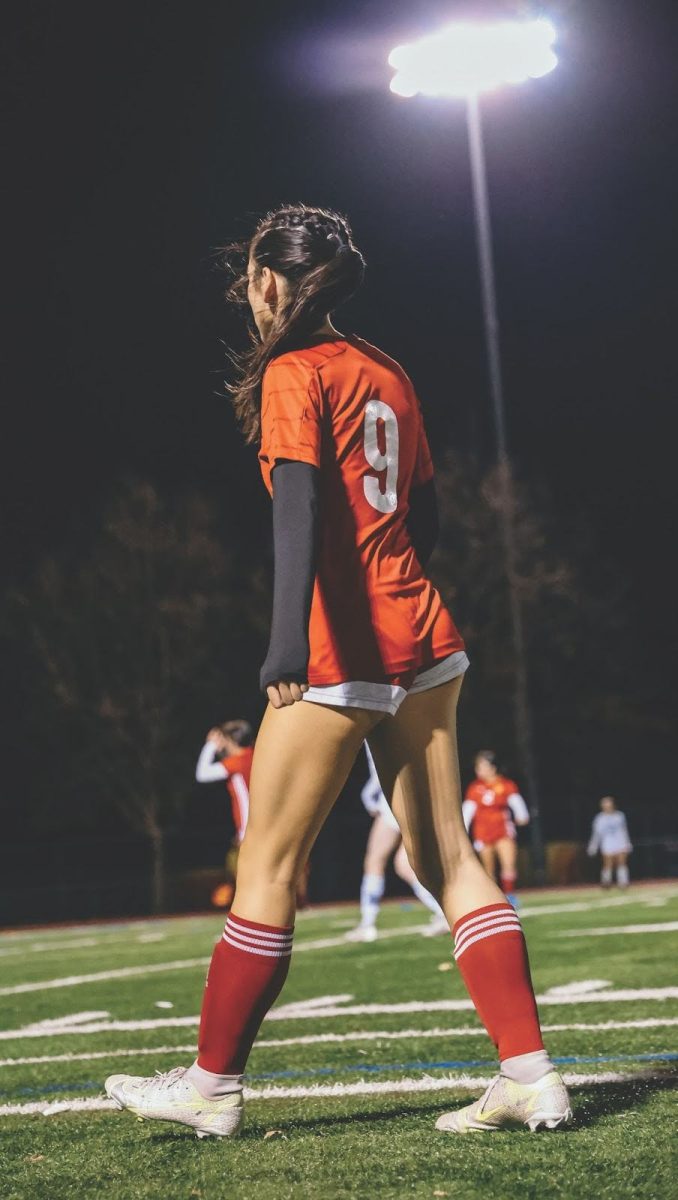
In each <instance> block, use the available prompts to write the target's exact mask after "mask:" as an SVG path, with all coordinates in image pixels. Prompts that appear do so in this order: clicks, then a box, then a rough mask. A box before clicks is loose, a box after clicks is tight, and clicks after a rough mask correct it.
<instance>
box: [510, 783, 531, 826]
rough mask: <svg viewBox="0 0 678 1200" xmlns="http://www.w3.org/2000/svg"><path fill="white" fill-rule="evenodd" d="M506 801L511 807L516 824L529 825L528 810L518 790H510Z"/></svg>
mask: <svg viewBox="0 0 678 1200" xmlns="http://www.w3.org/2000/svg"><path fill="white" fill-rule="evenodd" d="M506 803H507V804H508V806H509V808H510V809H511V813H512V814H513V820H514V821H515V823H516V825H529V823H530V812H529V809H528V807H527V805H526V803H525V801H524V799H523V797H522V796H521V794H520V792H519V791H514V792H511V793H510V795H509V796H508V797H507V800H506Z"/></svg>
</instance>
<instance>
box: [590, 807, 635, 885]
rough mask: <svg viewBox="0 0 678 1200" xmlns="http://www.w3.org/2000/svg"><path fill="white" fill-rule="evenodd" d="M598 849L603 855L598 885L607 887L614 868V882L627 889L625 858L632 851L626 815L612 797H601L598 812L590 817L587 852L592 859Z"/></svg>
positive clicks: (627, 875) (627, 874) (627, 877)
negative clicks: (591, 823) (615, 879)
mask: <svg viewBox="0 0 678 1200" xmlns="http://www.w3.org/2000/svg"><path fill="white" fill-rule="evenodd" d="M599 850H600V854H601V858H602V866H601V869H600V884H601V887H604V888H609V887H610V885H611V884H612V872H613V870H614V868H615V867H616V868H617V885H618V886H619V887H620V888H627V887H628V886H629V868H628V866H627V861H626V860H627V858H628V856H629V854H630V853H631V851H632V850H633V846H632V845H631V839H630V837H629V830H628V825H627V824H626V817H625V816H624V813H623V812H620V811H619V809H618V808H617V805H616V803H615V800H614V798H613V797H612V796H603V798H602V800H601V802H600V812H599V813H598V815H597V816H595V817H594V818H593V825H592V828H591V840H590V841H589V844H588V848H587V854H588V855H589V856H590V857H591V858H593V856H594V855H595V854H597V853H598V851H599Z"/></svg>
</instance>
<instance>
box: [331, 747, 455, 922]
mask: <svg viewBox="0 0 678 1200" xmlns="http://www.w3.org/2000/svg"><path fill="white" fill-rule="evenodd" d="M365 751H366V753H367V764H368V767H369V770H370V774H369V778H368V780H367V783H366V784H365V786H364V788H363V790H362V793H361V796H362V802H363V804H364V805H365V808H366V809H367V811H368V813H369V814H370V816H371V817H372V828H371V829H370V834H369V837H368V839H367V847H366V849H365V861H364V863H363V877H362V882H361V884H360V924H359V925H356V927H355V929H350V930H349V932H348V933H347V934H346V940H347V941H348V942H375V941H376V940H377V936H378V934H377V917H378V916H379V907H380V905H381V898H382V896H383V894H384V884H385V881H386V866H387V864H388V860H389V858H390V857H391V855H393V870H394V871H395V873H396V875H397V876H398V878H399V879H402V881H403V883H406V884H407V886H408V887H410V888H412V891H413V892H414V894H415V896H416V897H417V900H420V901H421V903H422V904H423V905H424V906H425V907H426V908H427V909H428V910H429V912H430V913H432V914H433V915H432V917H431V920H430V922H429V924H428V926H427V927H426V929H424V930H423V934H424V937H435V936H436V934H439V933H449V932H450V927H449V925H448V924H447V920H446V918H445V913H444V912H443V910H442V908H441V907H440V905H439V904H438V901H437V900H436V898H435V896H432V895H431V893H430V892H427V891H426V888H425V887H422V885H421V884H420V882H419V880H418V879H417V877H416V875H415V873H414V871H413V870H412V868H411V866H410V864H409V860H408V858H407V854H406V853H405V847H404V846H403V835H402V833H401V832H400V826H399V824H398V822H397V821H396V819H395V817H394V816H393V812H392V810H391V808H390V807H389V803H388V800H387V799H386V797H385V795H384V793H383V792H382V790H381V784H380V782H379V776H378V775H377V768H376V767H375V765H374V759H373V758H372V755H371V754H370V748H369V746H368V745H367V743H366V744H365Z"/></svg>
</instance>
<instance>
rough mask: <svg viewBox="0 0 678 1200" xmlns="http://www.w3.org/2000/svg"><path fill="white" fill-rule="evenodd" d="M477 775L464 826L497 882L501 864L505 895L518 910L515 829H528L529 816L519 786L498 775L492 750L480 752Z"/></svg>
mask: <svg viewBox="0 0 678 1200" xmlns="http://www.w3.org/2000/svg"><path fill="white" fill-rule="evenodd" d="M475 771H476V778H475V779H474V780H473V783H471V784H469V786H468V787H467V789H466V798H465V800H464V803H463V805H462V813H463V816H464V824H465V825H466V828H467V830H468V832H469V833H470V835H471V838H472V839H473V847H474V849H475V850H477V851H478V854H479V856H480V861H481V862H482V864H483V866H484V868H485V870H486V871H487V873H488V875H489V876H490V878H491V879H494V878H495V872H496V869H497V861H498V862H499V879H500V882H501V888H502V891H503V892H504V893H505V895H506V899H507V900H508V901H509V902H510V903H511V904H512V905H513V906H514V907H515V906H516V903H517V901H516V895H515V890H516V881H517V878H518V870H517V863H518V847H517V843H516V825H527V824H528V823H529V820H530V814H529V812H528V811H527V805H526V803H525V801H524V800H523V797H522V796H521V794H520V792H519V791H518V785H517V784H516V783H514V782H513V780H512V779H507V778H506V776H505V775H500V774H499V771H498V770H497V758H496V755H495V753H494V751H493V750H479V751H478V753H477V754H476V757H475Z"/></svg>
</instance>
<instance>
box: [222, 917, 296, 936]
mask: <svg viewBox="0 0 678 1200" xmlns="http://www.w3.org/2000/svg"><path fill="white" fill-rule="evenodd" d="M226 928H227V929H228V928H230V929H232V930H233V931H234V933H242V934H247V936H248V937H252V938H260V939H261V941H264V942H289V941H291V940H292V938H293V936H294V930H293V929H291V930H289V932H286V933H274V932H273V931H272V930H268V929H252V927H251V926H250V925H245V924H243V923H242V922H240V921H238V920H237V918H234V917H228V918H227V920H226Z"/></svg>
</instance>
